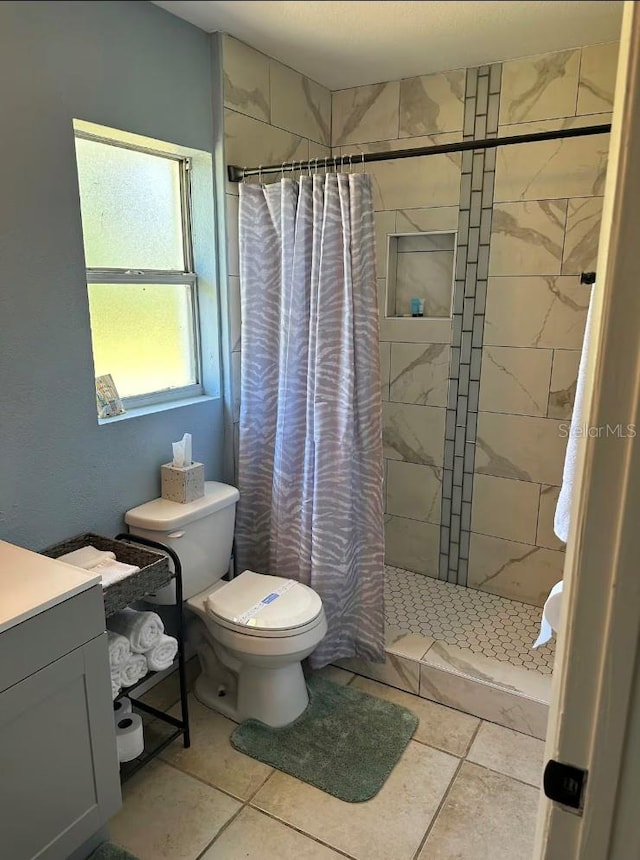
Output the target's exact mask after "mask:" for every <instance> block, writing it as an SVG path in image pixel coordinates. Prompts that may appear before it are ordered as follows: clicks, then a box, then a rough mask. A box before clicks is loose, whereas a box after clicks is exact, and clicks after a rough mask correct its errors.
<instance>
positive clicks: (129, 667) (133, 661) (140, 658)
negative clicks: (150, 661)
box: [112, 654, 147, 687]
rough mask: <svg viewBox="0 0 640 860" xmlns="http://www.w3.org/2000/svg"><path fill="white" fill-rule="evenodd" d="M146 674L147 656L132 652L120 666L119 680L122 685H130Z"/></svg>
mask: <svg viewBox="0 0 640 860" xmlns="http://www.w3.org/2000/svg"><path fill="white" fill-rule="evenodd" d="M146 674H147V658H146V657H145V656H144V654H132V655H131V656H130V657H129V659H128V660H127V662H126V663H124V664H123V665H122V666H121V667H120V682H121V684H122V686H123V687H132V686H133V685H134V684H136V683H137V682H138V681H139V680H140V678H144V676H145V675H146ZM112 680H113V679H112Z"/></svg>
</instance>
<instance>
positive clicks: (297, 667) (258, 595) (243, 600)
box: [125, 481, 327, 727]
mask: <svg viewBox="0 0 640 860" xmlns="http://www.w3.org/2000/svg"><path fill="white" fill-rule="evenodd" d="M239 498H240V494H239V493H238V490H237V489H236V488H235V487H231V486H229V485H228V484H221V483H218V482H217V481H206V482H205V492H204V496H203V497H202V498H200V499H197V500H196V501H194V502H188V503H187V504H180V503H179V502H171V501H169V500H168V499H154V500H153V501H151V502H147V503H146V504H143V505H139V506H138V507H137V508H132V510H130V511H128V512H127V513H126V514H125V522H126V523H127V525H128V526H129V530H130V531H131V532H132V533H133V534H137V535H141V536H143V537H146V538H150V539H151V540H155V541H159V542H160V543H163V544H165V545H167V546H170V547H171V548H172V549H173V550H175V552H176V553H177V554H178V556H179V558H180V562H181V564H182V587H183V597H184V599H185V603H186V606H187V608H188V609H189V610H190V613H191V619H190V622H189V641H190V642H191V643H192V645H193V646H194V647H195V649H196V651H197V654H198V656H199V658H200V663H201V667H202V672H201V674H200V676H199V677H198V679H197V681H196V685H195V694H196V697H197V698H198V699H199V701H200V702H202V704H204V705H206V706H207V707H209V708H212V709H214V710H216V711H220V712H221V713H223V714H224V715H225V716H228V717H230V718H231V719H233V720H236V721H237V722H241V721H242V720H246V719H256V720H260V721H261V722H263V723H266V724H267V725H270V726H274V727H277V726H284V725H287V724H288V723H290V722H293V720H295V719H296V718H297V717H299V716H300V714H301V713H302V712H303V711H304V710H305V708H306V707H307V705H308V703H309V695H308V692H307V687H306V684H305V680H304V675H303V672H302V666H301V662H302V660H304V659H305V658H306V657H308V656H309V654H311V652H312V651H314V650H315V648H317V646H318V645H319V644H320V642H321V641H322V639H323V637H324V635H325V634H326V632H327V621H326V618H325V614H324V609H323V607H322V601H321V600H320V597H319V596H318V595H317V594H316V592H315V591H314V590H313V589H312V588H309V586H307V585H303V584H302V583H300V582H295V581H294V580H289V579H283V578H282V577H279V576H269V575H266V574H262V573H256V572H254V571H251V570H245V571H244V572H243V573H241V574H240V575H239V576H237V577H235V578H234V579H232V580H231V581H226V580H223V579H222V577H223V576H224V575H225V574H226V573H227V571H228V570H229V564H230V560H231V550H232V545H233V531H234V524H235V510H236V504H237V502H238V499H239ZM147 599H148V600H150V601H151V602H154V603H158V604H170V603H174V602H175V584H174V583H171V584H170V585H169V586H167V587H166V588H163V589H161V590H160V591H159V592H157V594H156V595H155V596H154V597H152V598H147Z"/></svg>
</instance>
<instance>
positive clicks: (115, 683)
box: [111, 675, 120, 699]
mask: <svg viewBox="0 0 640 860" xmlns="http://www.w3.org/2000/svg"><path fill="white" fill-rule="evenodd" d="M119 692H120V684H119V683H118V681H115V680H114V678H113V675H112V676H111V698H112V699H115V698H116V696H117V695H118V693H119Z"/></svg>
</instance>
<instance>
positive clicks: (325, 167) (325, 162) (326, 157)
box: [324, 156, 329, 174]
mask: <svg viewBox="0 0 640 860" xmlns="http://www.w3.org/2000/svg"><path fill="white" fill-rule="evenodd" d="M327 161H329V156H325V159H324V172H325V174H326V172H327Z"/></svg>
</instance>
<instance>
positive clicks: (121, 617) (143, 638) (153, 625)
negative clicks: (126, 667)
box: [108, 609, 164, 654]
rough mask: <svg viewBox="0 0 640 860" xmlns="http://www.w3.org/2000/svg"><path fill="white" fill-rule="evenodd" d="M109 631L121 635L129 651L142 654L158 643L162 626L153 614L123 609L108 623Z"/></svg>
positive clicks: (157, 616)
mask: <svg viewBox="0 0 640 860" xmlns="http://www.w3.org/2000/svg"><path fill="white" fill-rule="evenodd" d="M108 625H109V629H110V630H115V632H116V633H121V634H122V635H123V636H126V637H127V639H128V640H129V645H130V646H131V650H132V651H135V652H136V653H137V654H144V653H145V651H149V650H150V649H151V648H153V647H154V645H157V644H158V642H159V641H160V637H161V636H162V634H163V633H164V624H163V623H162V619H161V618H160V616H159V615H156V613H155V612H137V611H136V610H135V609H123V610H122V611H121V612H116V614H115V615H112V616H111V617H110V618H109V621H108Z"/></svg>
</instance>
